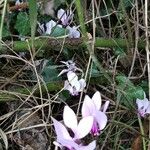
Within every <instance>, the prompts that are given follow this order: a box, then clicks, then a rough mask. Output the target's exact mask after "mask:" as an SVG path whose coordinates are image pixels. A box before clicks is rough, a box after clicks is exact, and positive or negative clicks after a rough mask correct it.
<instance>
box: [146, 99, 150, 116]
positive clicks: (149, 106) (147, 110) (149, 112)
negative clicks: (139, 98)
mask: <svg viewBox="0 0 150 150" xmlns="http://www.w3.org/2000/svg"><path fill="white" fill-rule="evenodd" d="M146 114H150V101H149V105H148V107H147V109H146Z"/></svg>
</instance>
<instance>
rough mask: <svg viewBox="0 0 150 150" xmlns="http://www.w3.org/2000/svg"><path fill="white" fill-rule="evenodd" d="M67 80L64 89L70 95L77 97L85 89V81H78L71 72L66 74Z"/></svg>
mask: <svg viewBox="0 0 150 150" xmlns="http://www.w3.org/2000/svg"><path fill="white" fill-rule="evenodd" d="M67 78H68V80H67V81H65V85H64V89H65V90H68V91H69V92H70V94H72V95H78V93H79V92H81V91H83V90H84V88H85V87H86V82H85V80H84V79H80V80H78V76H77V75H76V74H75V73H74V72H72V71H69V72H68V73H67Z"/></svg>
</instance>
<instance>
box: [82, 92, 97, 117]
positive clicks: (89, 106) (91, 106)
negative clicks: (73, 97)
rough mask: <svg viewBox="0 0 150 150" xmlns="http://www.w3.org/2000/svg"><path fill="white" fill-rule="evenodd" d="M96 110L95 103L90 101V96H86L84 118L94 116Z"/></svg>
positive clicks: (83, 107)
mask: <svg viewBox="0 0 150 150" xmlns="http://www.w3.org/2000/svg"><path fill="white" fill-rule="evenodd" d="M95 109H96V108H95V105H94V104H93V101H92V100H91V99H90V97H89V96H88V95H86V96H85V98H84V101H83V104H82V109H81V113H82V116H83V117H86V116H90V115H92V114H93V112H94V111H95Z"/></svg>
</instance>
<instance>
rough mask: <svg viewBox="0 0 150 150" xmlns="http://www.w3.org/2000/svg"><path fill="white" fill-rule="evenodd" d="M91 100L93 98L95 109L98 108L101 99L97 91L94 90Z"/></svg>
mask: <svg viewBox="0 0 150 150" xmlns="http://www.w3.org/2000/svg"><path fill="white" fill-rule="evenodd" d="M92 100H93V102H94V104H95V107H96V108H97V110H100V108H101V104H102V99H101V95H100V92H99V91H97V92H95V94H94V95H93V97H92Z"/></svg>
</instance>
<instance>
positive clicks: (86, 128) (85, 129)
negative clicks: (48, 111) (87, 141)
mask: <svg viewBox="0 0 150 150" xmlns="http://www.w3.org/2000/svg"><path fill="white" fill-rule="evenodd" d="M93 120H94V118H93V117H92V116H88V117H84V118H82V119H81V120H80V122H79V124H78V127H77V129H76V132H75V137H74V138H75V139H81V138H83V137H85V136H86V135H87V134H88V133H89V132H90V131H91V128H92V125H93Z"/></svg>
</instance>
